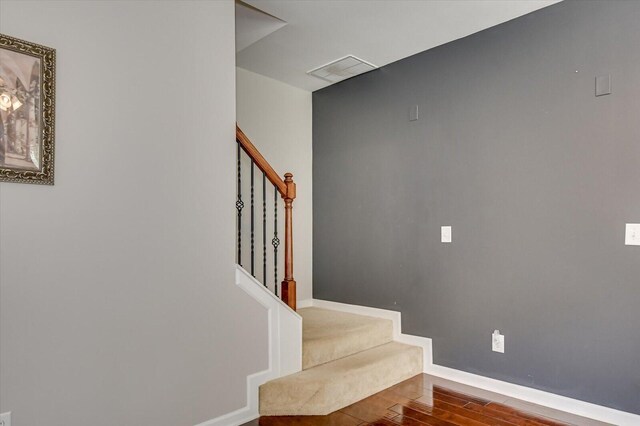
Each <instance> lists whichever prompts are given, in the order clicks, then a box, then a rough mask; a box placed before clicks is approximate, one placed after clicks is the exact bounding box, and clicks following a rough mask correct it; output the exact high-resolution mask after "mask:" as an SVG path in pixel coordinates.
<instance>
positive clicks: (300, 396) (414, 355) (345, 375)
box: [260, 343, 423, 416]
mask: <svg viewBox="0 0 640 426" xmlns="http://www.w3.org/2000/svg"><path fill="white" fill-rule="evenodd" d="M390 345H394V343H392V344H390ZM381 348H382V347H381ZM370 351H378V352H380V353H381V354H382V357H381V358H380V359H372V360H370V361H369V362H367V363H366V364H362V363H360V362H358V361H357V360H358V358H357V357H361V356H366V354H365V353H364V352H363V353H362V354H356V355H354V356H352V357H350V358H353V362H352V360H351V359H350V358H345V359H342V360H338V361H335V362H336V363H340V364H339V365H340V368H338V370H337V372H336V373H335V374H334V375H331V371H330V370H329V369H328V368H329V366H330V364H325V365H324V366H320V367H317V368H326V369H327V370H326V371H327V377H331V378H330V379H329V380H324V381H320V382H318V383H316V382H309V381H306V379H305V377H304V376H300V380H297V378H294V377H293V376H290V379H288V380H283V381H279V380H276V381H272V382H269V383H266V384H264V385H262V386H261V387H260V414H261V415H263V416H288V415H326V414H329V413H331V412H333V411H336V410H339V409H341V408H344V407H346V406H348V405H351V404H353V403H355V402H357V401H359V400H361V399H364V398H366V397H368V396H371V395H373V394H374V393H377V392H380V391H381V390H384V389H386V388H388V387H390V386H393V385H395V384H397V383H400V382H401V381H403V380H406V379H408V378H410V377H413V376H415V375H416V374H419V373H422V371H423V366H422V349H421V348H419V347H415V346H406V345H403V348H402V350H400V351H396V352H392V353H388V352H387V353H385V352H384V350H383V349H382V350H381V349H377V348H373V349H371V350H370ZM350 362H352V365H351V364H350ZM285 379H286V378H285Z"/></svg>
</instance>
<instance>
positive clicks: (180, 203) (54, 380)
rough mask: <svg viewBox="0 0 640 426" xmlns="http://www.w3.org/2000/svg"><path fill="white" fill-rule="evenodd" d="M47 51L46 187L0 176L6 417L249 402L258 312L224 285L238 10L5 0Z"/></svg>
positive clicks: (177, 421) (130, 416) (17, 29)
mask: <svg viewBox="0 0 640 426" xmlns="http://www.w3.org/2000/svg"><path fill="white" fill-rule="evenodd" d="M0 17H1V18H0V31H1V32H2V33H3V34H8V35H12V36H15V37H19V38H23V39H26V40H30V41H33V42H37V43H41V44H44V45H47V46H51V47H54V48H56V49H57V55H58V61H57V71H58V74H57V110H56V113H57V119H56V176H55V178H56V184H55V186H53V187H47V186H36V185H23V184H8V183H2V184H0V292H1V297H0V411H2V412H4V411H9V410H11V411H12V412H13V426H40V425H42V426H44V425H47V426H87V425H92V426H107V425H109V426H112V425H122V426H147V425H149V426H150V425H154V426H165V425H166V426H179V425H193V424H196V423H200V422H203V421H205V420H207V419H210V418H213V417H216V416H218V415H221V414H223V413H226V412H229V411H232V410H235V409H238V408H240V407H242V406H244V405H245V402H246V401H245V400H246V376H247V375H248V374H250V373H254V372H256V371H260V370H263V369H265V368H267V335H266V316H265V310H264V308H262V307H261V306H259V305H258V304H257V303H255V302H254V301H253V300H251V299H250V298H249V297H248V296H247V295H246V294H245V293H244V292H243V291H242V290H241V289H240V288H239V287H237V286H236V285H235V284H234V263H235V262H234V251H233V248H234V209H233V203H234V194H235V181H234V159H235V143H234V130H235V128H234V122H235V93H234V87H235V82H234V79H235V65H234V63H235V61H234V56H235V52H234V4H233V2H231V1H223V2H222V1H206V2H205V1H156V2H148V1H140V2H136V1H127V2H111V1H104V2H96V1H84V2H78V1H48V0H42V1H7V0H1V2H0Z"/></svg>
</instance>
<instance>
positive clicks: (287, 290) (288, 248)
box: [236, 125, 296, 311]
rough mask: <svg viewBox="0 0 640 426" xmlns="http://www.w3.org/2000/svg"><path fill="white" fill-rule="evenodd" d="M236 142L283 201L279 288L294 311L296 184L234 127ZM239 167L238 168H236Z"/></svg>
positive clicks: (291, 177) (284, 299)
mask: <svg viewBox="0 0 640 426" xmlns="http://www.w3.org/2000/svg"><path fill="white" fill-rule="evenodd" d="M236 142H238V143H239V144H240V146H241V147H242V149H243V150H244V152H246V153H247V155H248V156H249V157H250V158H251V160H253V162H254V164H255V165H256V166H258V168H259V169H260V170H261V171H262V173H264V175H265V176H266V177H267V179H269V182H271V183H272V184H273V185H275V187H276V188H277V190H278V192H279V193H280V196H281V197H282V199H283V200H284V280H283V281H282V283H281V286H280V289H281V291H280V297H281V298H282V301H283V302H284V303H286V304H287V305H289V307H290V308H291V309H293V310H294V311H295V310H296V281H295V280H294V279H293V200H295V198H296V184H295V182H294V181H293V175H292V174H291V173H285V175H284V179H282V178H281V177H280V175H278V173H276V171H275V170H274V169H273V167H271V164H269V162H268V161H267V160H266V159H265V158H264V157H263V156H262V154H260V151H258V148H256V147H255V145H254V144H253V143H251V141H250V140H249V138H248V137H247V135H245V134H244V132H243V131H242V130H241V129H240V127H238V125H236ZM238 167H239V166H238Z"/></svg>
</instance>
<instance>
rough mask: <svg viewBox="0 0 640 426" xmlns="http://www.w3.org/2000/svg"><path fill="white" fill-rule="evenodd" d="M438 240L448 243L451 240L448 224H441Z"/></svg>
mask: <svg viewBox="0 0 640 426" xmlns="http://www.w3.org/2000/svg"><path fill="white" fill-rule="evenodd" d="M440 240H441V241H442V242H443V243H450V242H451V227H450V226H443V227H442V228H441V229H440Z"/></svg>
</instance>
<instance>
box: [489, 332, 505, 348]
mask: <svg viewBox="0 0 640 426" xmlns="http://www.w3.org/2000/svg"><path fill="white" fill-rule="evenodd" d="M491 349H492V350H493V351H494V352H500V353H501V354H503V353H504V335H502V334H500V330H496V331H494V332H493V334H492V335H491Z"/></svg>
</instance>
